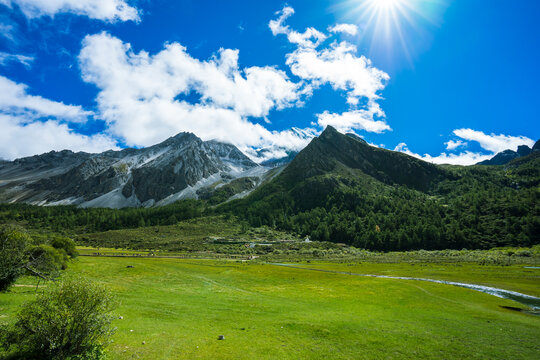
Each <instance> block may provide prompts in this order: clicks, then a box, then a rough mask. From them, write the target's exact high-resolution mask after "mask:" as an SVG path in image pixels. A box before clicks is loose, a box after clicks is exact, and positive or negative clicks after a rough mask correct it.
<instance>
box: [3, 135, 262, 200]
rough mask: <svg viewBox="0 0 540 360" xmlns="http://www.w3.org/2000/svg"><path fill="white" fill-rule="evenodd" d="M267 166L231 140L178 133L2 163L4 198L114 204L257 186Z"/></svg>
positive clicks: (170, 198)
mask: <svg viewBox="0 0 540 360" xmlns="http://www.w3.org/2000/svg"><path fill="white" fill-rule="evenodd" d="M267 170H268V168H267V167H264V166H261V165H258V164H256V163H255V162H253V161H252V160H250V159H249V158H248V157H247V156H246V155H244V154H243V153H242V152H241V151H240V150H238V149H237V148H236V147H235V146H233V145H231V144H226V143H221V142H218V141H214V140H210V141H202V140H201V139H200V138H198V137H197V136H195V135H194V134H192V133H180V134H178V135H176V136H173V137H171V138H169V139H167V140H165V141H163V142H162V143H160V144H157V145H154V146H150V147H147V148H142V149H132V148H128V149H124V150H120V151H112V150H111V151H106V152H103V153H100V154H88V153H83V152H79V153H74V152H72V151H69V150H64V151H60V152H54V151H52V152H49V153H46V154H42V155H36V156H32V157H27V158H21V159H17V160H14V161H11V162H0V201H2V202H24V203H31V204H40V205H59V204H75V205H79V206H82V207H114V208H120V207H128V206H153V205H165V204H168V203H171V202H174V201H176V200H180V199H185V198H197V197H198V194H197V192H198V191H199V192H200V190H201V189H203V188H208V189H205V190H206V191H205V194H206V195H207V196H208V194H209V193H212V191H213V189H217V188H219V187H223V186H225V185H226V184H228V183H230V182H231V181H233V180H235V179H239V178H243V177H249V178H250V179H251V181H250V182H248V183H254V184H255V185H256V184H258V183H259V182H260V180H261V179H262V177H263V176H264V174H265V173H266V172H267ZM242 190H243V191H245V190H249V189H242Z"/></svg>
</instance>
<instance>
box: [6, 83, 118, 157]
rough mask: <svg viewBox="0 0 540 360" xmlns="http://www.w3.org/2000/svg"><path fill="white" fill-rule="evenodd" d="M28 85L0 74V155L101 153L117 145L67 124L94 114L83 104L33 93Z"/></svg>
mask: <svg viewBox="0 0 540 360" xmlns="http://www.w3.org/2000/svg"><path fill="white" fill-rule="evenodd" d="M27 90H28V87H27V86H26V85H24V84H19V83H16V82H14V81H12V80H10V79H8V78H6V77H3V76H0V94H2V96H0V129H1V131H0V158H3V159H10V160H12V159H15V158H18V157H22V156H29V155H33V154H38V153H43V152H47V151H50V150H63V149H70V150H73V151H87V152H100V151H104V150H108V149H112V148H116V146H115V141H113V140H112V139H111V138H110V137H107V136H106V135H102V134H97V135H92V136H86V135H81V134H77V133H75V132H74V131H73V130H72V129H70V128H69V126H68V124H67V123H72V122H83V121H86V120H87V117H88V116H89V115H91V114H92V113H91V112H89V111H85V110H83V108H82V107H80V106H73V105H65V104H64V103H61V102H56V101H52V100H49V99H45V98H43V97H41V96H35V95H30V94H28V92H27Z"/></svg>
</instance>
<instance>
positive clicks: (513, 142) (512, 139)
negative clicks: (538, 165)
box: [454, 129, 534, 154]
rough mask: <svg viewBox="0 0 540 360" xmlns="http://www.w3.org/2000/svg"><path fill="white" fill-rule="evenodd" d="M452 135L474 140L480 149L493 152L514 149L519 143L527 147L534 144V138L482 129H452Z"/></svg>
mask: <svg viewBox="0 0 540 360" xmlns="http://www.w3.org/2000/svg"><path fill="white" fill-rule="evenodd" d="M454 135H456V136H458V137H460V138H462V139H464V140H469V141H475V142H477V143H478V144H480V146H481V147H482V149H485V150H487V151H490V152H492V153H494V154H496V153H498V152H501V151H504V150H508V149H510V150H513V151H516V150H517V147H518V146H519V145H527V146H529V147H532V146H533V145H534V140H532V139H529V138H528V137H526V136H509V135H503V134H500V135H495V134H490V135H488V134H485V133H483V132H482V131H477V130H473V129H456V130H454Z"/></svg>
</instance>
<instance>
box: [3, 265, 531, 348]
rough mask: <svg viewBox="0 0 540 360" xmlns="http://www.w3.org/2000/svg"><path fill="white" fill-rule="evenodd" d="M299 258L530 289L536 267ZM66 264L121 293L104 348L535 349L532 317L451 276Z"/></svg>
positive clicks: (23, 293) (18, 295) (9, 301)
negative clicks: (113, 329)
mask: <svg viewBox="0 0 540 360" xmlns="http://www.w3.org/2000/svg"><path fill="white" fill-rule="evenodd" d="M127 265H133V266H134V268H127V267H126V266H127ZM309 266H310V267H320V268H326V269H337V270H342V269H344V268H346V269H347V270H350V271H352V272H362V273H384V274H387V275H406V276H411V275H414V276H425V277H429V276H431V277H434V278H439V279H448V280H457V281H467V282H475V283H485V284H489V285H494V286H496V285H498V286H500V287H503V288H509V289H512V290H517V291H521V292H524V293H530V294H536V295H538V294H539V293H540V281H539V279H540V270H537V269H525V268H524V267H523V266H506V267H501V266H480V265H475V264H461V266H460V265H459V264H450V265H448V266H446V265H443V264H423V265H419V264H416V265H411V264H368V263H362V264H355V265H349V266H348V265H345V264H328V263H313V262H312V263H310V264H309ZM347 270H346V271H347ZM71 274H77V275H83V276H86V277H89V278H91V279H94V280H96V281H99V282H102V283H105V284H107V285H108V286H109V287H110V288H111V290H112V291H113V292H114V293H115V294H116V296H117V298H118V300H119V302H120V305H119V307H118V309H117V314H118V316H122V317H123V319H118V320H116V321H115V326H117V327H118V330H117V333H116V335H115V336H114V342H113V343H112V344H111V345H110V347H109V352H110V358H111V359H198V358H200V359H275V358H279V359H391V358H402V359H405V358H406V359H410V358H415V359H433V358H440V359H463V358H471V359H538V358H539V357H540V344H539V343H538V338H539V336H540V317H538V316H533V315H529V314H525V313H520V312H516V311H511V310H506V309H503V308H501V305H506V306H519V304H517V303H515V302H513V301H510V300H504V299H500V298H496V297H494V296H491V295H487V294H483V293H479V292H475V291H472V290H467V289H463V288H458V287H453V286H447V285H440V284H432V283H425V282H417V281H404V280H390V279H377V278H363V277H357V276H349V275H343V274H333V273H324V272H317V271H308V270H301V269H293V268H284V267H278V266H273V265H267V264H254V263H245V262H244V263H239V262H234V261H215V260H178V259H147V258H108V257H81V258H79V259H78V260H76V261H75V262H74V263H72V264H71V266H70V268H69V269H68V270H67V272H66V273H65V274H64V275H63V276H69V275H71ZM31 281H32V280H30V279H28V278H26V279H22V280H21V281H20V282H19V284H31ZM34 294H35V289H34V288H32V287H24V286H18V287H14V288H13V289H12V290H11V292H9V293H3V294H0V316H1V318H0V321H3V322H8V321H10V319H12V318H13V314H14V312H15V311H16V308H17V306H18V305H19V304H21V303H22V302H24V301H26V300H28V299H31V298H32V297H33V296H34ZM219 335H224V336H225V340H222V341H220V340H218V336H219ZM143 342H145V344H143Z"/></svg>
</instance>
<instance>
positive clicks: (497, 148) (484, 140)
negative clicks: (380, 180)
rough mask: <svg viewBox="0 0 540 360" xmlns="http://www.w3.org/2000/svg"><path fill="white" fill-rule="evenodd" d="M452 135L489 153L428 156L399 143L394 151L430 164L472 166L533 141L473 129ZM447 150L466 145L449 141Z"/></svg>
mask: <svg viewBox="0 0 540 360" xmlns="http://www.w3.org/2000/svg"><path fill="white" fill-rule="evenodd" d="M453 134H454V135H456V136H458V137H460V138H462V139H464V140H468V141H475V142H477V143H478V144H479V145H480V147H482V149H484V150H486V151H488V152H489V153H487V154H486V153H479V152H472V151H463V152H460V153H457V154H456V153H441V154H440V155H438V156H432V155H429V154H424V155H420V154H417V153H414V152H412V151H411V150H409V148H408V147H407V144H405V143H400V144H398V146H396V148H395V149H394V151H400V152H403V153H405V154H408V155H411V156H414V157H417V158H419V159H422V160H425V161H428V162H432V163H435V164H452V165H473V164H476V163H478V162H480V161H484V160H489V159H491V158H492V157H493V156H495V155H496V154H497V153H499V152H501V151H504V150H508V149H510V150H513V151H516V150H517V147H518V146H519V145H527V146H529V147H532V146H533V145H534V141H533V140H532V139H529V138H528V137H526V136H510V135H503V134H500V135H495V134H491V135H487V134H485V133H483V132H482V131H478V130H473V129H456V130H454V131H453ZM445 145H446V149H447V150H456V149H458V148H460V147H466V146H467V145H468V144H467V143H466V142H464V141H462V140H456V141H454V140H450V141H448V142H446V143H445Z"/></svg>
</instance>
